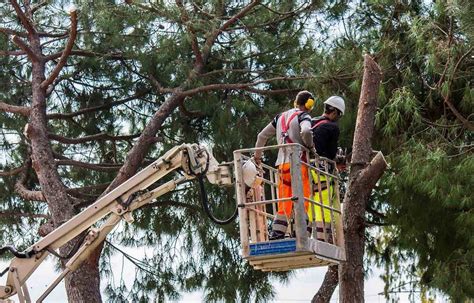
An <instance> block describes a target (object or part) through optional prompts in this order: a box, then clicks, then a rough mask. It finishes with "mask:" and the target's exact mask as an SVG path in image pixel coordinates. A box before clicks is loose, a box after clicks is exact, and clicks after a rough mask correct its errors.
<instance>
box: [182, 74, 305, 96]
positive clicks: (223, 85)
mask: <svg viewBox="0 0 474 303" xmlns="http://www.w3.org/2000/svg"><path fill="white" fill-rule="evenodd" d="M309 78H312V77H310V76H300V77H275V78H270V79H264V80H258V81H255V82H249V83H228V84H227V83H216V84H208V85H203V86H200V87H197V88H193V89H189V90H186V91H183V92H181V93H179V94H180V95H181V96H192V95H195V94H198V93H202V92H206V91H211V90H221V89H246V88H250V87H252V86H256V85H258V84H263V83H271V82H275V81H293V80H302V79H309ZM252 89H254V88H252ZM254 90H255V89H254Z"/></svg>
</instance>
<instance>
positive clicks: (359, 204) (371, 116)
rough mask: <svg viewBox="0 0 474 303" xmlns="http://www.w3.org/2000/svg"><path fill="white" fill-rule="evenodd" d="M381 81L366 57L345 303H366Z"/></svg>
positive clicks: (379, 161)
mask: <svg viewBox="0 0 474 303" xmlns="http://www.w3.org/2000/svg"><path fill="white" fill-rule="evenodd" d="M381 79H382V74H381V71H380V67H379V66H378V65H377V63H375V61H374V60H373V59H372V58H371V57H370V56H369V55H365V56H364V76H363V80H362V88H361V93H360V98H359V108H358V112H357V120H356V126H355V132H354V142H353V145H352V150H353V152H352V159H351V170H350V174H349V186H348V189H347V192H346V195H345V197H344V238H345V251H346V261H345V262H342V263H341V264H340V277H339V281H340V284H341V290H342V291H341V298H340V299H341V301H342V302H364V263H363V257H364V244H365V242H364V241H365V208H366V203H367V199H368V197H369V194H370V192H371V191H372V189H373V187H374V186H375V184H376V182H377V180H378V179H379V178H380V176H381V175H382V174H383V171H384V169H385V167H386V162H385V159H384V158H383V155H382V154H381V153H378V154H377V155H376V156H375V157H374V158H373V159H372V161H370V160H371V155H372V146H371V139H372V135H373V133H374V124H375V113H376V110H377V94H378V88H379V85H380V81H381ZM369 161H370V164H369ZM367 164H368V166H367Z"/></svg>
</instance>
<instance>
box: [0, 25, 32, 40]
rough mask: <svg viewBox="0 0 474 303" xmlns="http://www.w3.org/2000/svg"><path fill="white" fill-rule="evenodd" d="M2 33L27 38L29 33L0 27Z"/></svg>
mask: <svg viewBox="0 0 474 303" xmlns="http://www.w3.org/2000/svg"><path fill="white" fill-rule="evenodd" d="M0 33H2V34H4V35H6V36H19V37H23V38H26V37H27V36H28V35H27V34H26V33H23V32H19V31H16V30H13V29H9V28H5V27H0Z"/></svg>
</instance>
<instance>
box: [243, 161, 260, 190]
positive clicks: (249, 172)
mask: <svg viewBox="0 0 474 303" xmlns="http://www.w3.org/2000/svg"><path fill="white" fill-rule="evenodd" d="M242 173H243V177H244V183H245V184H246V185H247V186H248V187H253V185H254V183H255V180H256V179H257V167H256V166H255V164H254V163H253V161H252V160H250V159H249V160H248V161H247V162H245V163H244V165H242Z"/></svg>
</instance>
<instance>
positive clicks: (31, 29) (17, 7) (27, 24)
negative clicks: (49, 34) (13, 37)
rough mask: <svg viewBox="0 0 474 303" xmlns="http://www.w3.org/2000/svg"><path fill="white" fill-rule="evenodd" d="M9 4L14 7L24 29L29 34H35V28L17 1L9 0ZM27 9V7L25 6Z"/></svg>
mask: <svg viewBox="0 0 474 303" xmlns="http://www.w3.org/2000/svg"><path fill="white" fill-rule="evenodd" d="M10 3H11V5H12V6H13V8H14V9H15V12H16V14H17V16H18V18H19V19H20V21H21V23H22V24H23V26H24V27H25V29H26V30H27V31H28V33H29V34H30V35H34V34H36V29H35V28H34V26H33V23H32V21H31V20H30V19H29V18H28V17H27V16H26V14H25V13H24V12H23V10H22V9H21V7H20V5H18V2H16V0H10ZM27 10H28V8H27Z"/></svg>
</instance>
